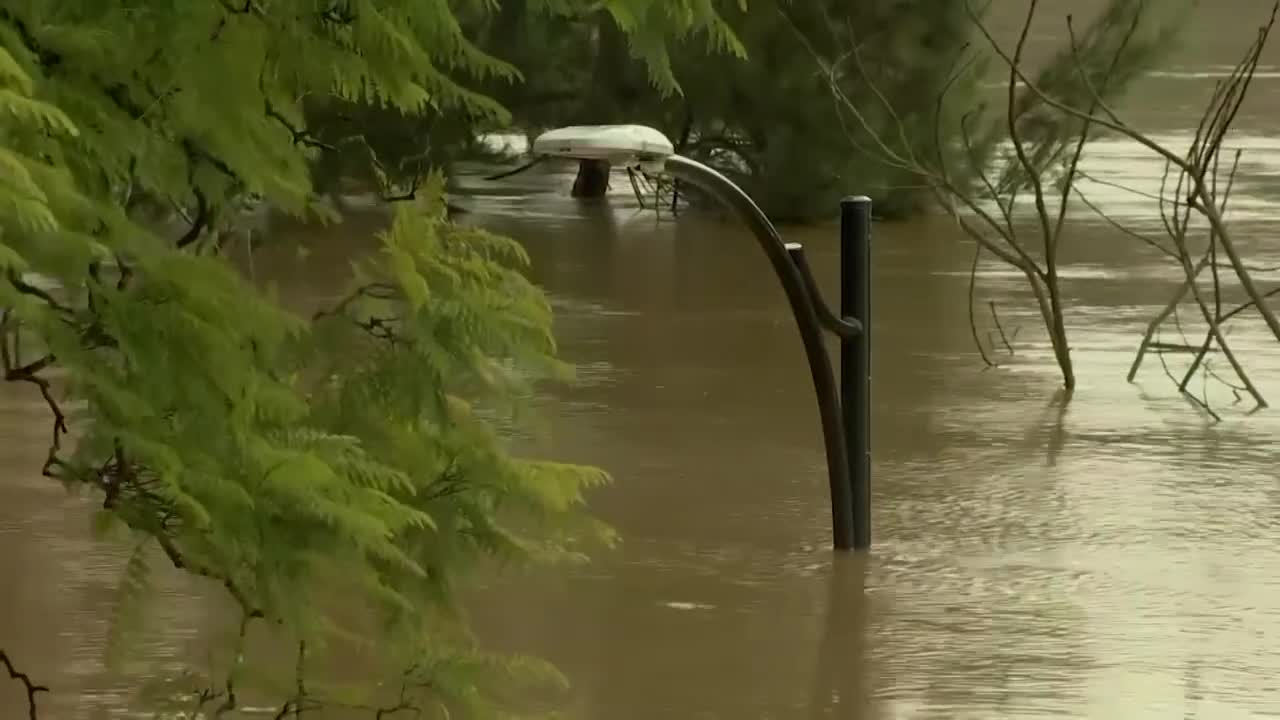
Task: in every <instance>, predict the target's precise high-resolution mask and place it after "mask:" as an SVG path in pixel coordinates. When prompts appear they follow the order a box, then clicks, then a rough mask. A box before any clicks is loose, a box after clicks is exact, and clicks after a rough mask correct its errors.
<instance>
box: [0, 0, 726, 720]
mask: <svg viewBox="0 0 1280 720" xmlns="http://www.w3.org/2000/svg"><path fill="white" fill-rule="evenodd" d="M455 5H458V7H460V8H461V9H460V10H459V11H458V12H455ZM483 7H484V5H483V4H481V3H474V4H469V3H462V4H454V3H448V2H446V1H445V0H415V1H410V0H334V1H329V0H292V1H288V0H236V1H235V2H234V3H233V2H230V1H229V0H221V1H219V0H204V1H198V2H188V3H155V2H142V1H140V0H139V1H129V2H120V3H100V2H94V1H92V0H65V1H62V2H49V1H48V0H11V1H10V2H6V3H5V4H4V6H3V7H2V8H0V166H3V172H0V272H2V273H3V276H4V279H3V280H2V281H0V308H2V310H0V349H2V350H3V353H0V354H2V355H3V372H4V378H5V380H7V381H10V382H16V383H23V384H26V385H28V386H30V388H31V391H32V392H33V393H38V394H39V395H40V396H42V397H43V398H44V400H45V402H46V403H47V404H48V407H49V410H50V415H51V437H50V447H49V453H48V459H47V462H46V463H45V464H44V467H43V471H44V473H45V474H46V475H48V476H50V477H52V478H56V479H58V480H60V481H62V482H63V483H65V484H66V485H68V486H70V487H74V488H88V489H90V490H92V491H93V492H95V493H96V495H97V497H98V498H99V499H100V501H101V513H100V516H99V520H98V525H99V527H101V528H103V529H110V528H118V529H122V530H127V536H128V537H129V538H130V541H131V542H132V543H133V545H134V546H135V548H136V551H135V554H134V559H133V560H131V561H130V563H129V564H128V570H127V572H126V575H125V579H124V581H123V586H122V598H123V599H124V600H125V603H124V607H123V608H122V610H125V612H122V617H128V616H133V615H134V613H130V612H127V608H128V606H129V605H130V604H131V603H134V602H140V601H144V600H145V599H146V593H145V587H146V583H145V577H146V572H145V569H146V566H147V562H148V561H147V558H148V557H149V554H148V553H149V552H150V551H151V550H155V551H156V553H154V554H158V555H160V556H162V557H164V558H167V560H168V561H169V562H170V563H172V565H174V566H175V567H177V568H180V569H182V570H185V571H188V572H190V573H193V574H195V575H199V576H204V577H207V578H209V579H210V580H212V581H213V582H215V583H216V584H217V585H218V586H220V587H221V588H222V590H223V591H225V592H226V593H227V595H228V596H229V597H230V598H231V599H232V600H233V602H234V605H235V606H236V608H237V610H238V613H239V618H240V619H239V622H238V632H236V633H234V635H235V637H236V638H238V640H236V641H235V642H236V644H237V647H236V648H234V650H235V652H233V653H231V655H230V656H229V660H228V664H227V666H226V667H221V668H211V669H210V670H209V671H208V673H206V674H204V675H203V676H200V677H198V678H196V679H195V680H193V681H192V683H190V684H189V685H187V686H185V688H184V689H185V691H186V692H185V694H184V695H182V697H180V698H178V700H180V701H181V702H182V703H184V704H186V705H188V706H190V705H195V706H198V707H200V708H203V709H204V710H205V711H209V710H216V711H217V712H220V713H225V712H230V711H234V710H235V709H237V708H238V707H239V706H240V705H241V704H242V697H243V695H244V693H245V692H246V686H247V684H248V683H249V682H250V681H253V680H259V681H269V682H258V683H257V684H258V685H259V687H258V691H259V692H261V693H265V695H266V697H267V698H269V699H271V700H272V701H273V702H276V703H277V704H278V705H279V708H280V714H279V716H280V717H283V716H285V715H287V714H290V713H292V714H294V715H301V714H303V713H305V712H307V711H308V710H311V709H314V708H319V707H323V706H343V707H347V708H349V709H355V710H364V711H367V712H368V713H369V714H370V715H371V716H372V715H378V714H380V715H383V716H385V715H386V714H387V713H389V712H392V711H398V710H405V711H407V710H410V709H422V710H423V711H424V712H434V711H435V709H437V708H439V709H440V712H441V713H442V714H444V715H447V713H448V712H453V713H454V716H455V717H456V716H457V713H459V712H462V713H463V715H464V716H484V715H487V714H489V713H491V712H493V711H496V709H497V708H498V706H499V704H500V703H499V701H500V700H502V699H505V698H507V696H508V694H507V693H504V692H487V690H489V689H492V688H493V686H492V682H493V681H494V680H495V679H496V680H504V679H506V680H510V681H511V682H515V681H516V680H517V679H533V680H540V681H556V680H558V677H557V676H556V675H555V673H554V672H553V671H551V670H550V669H549V668H546V667H545V666H543V665H541V664H539V663H536V662H532V661H520V660H509V659H506V658H497V657H493V656H489V655H486V654H485V653H483V652H482V651H481V650H480V649H479V648H478V647H476V645H475V643H474V642H472V640H471V639H470V638H469V636H468V635H467V632H466V625H465V622H463V621H462V619H461V617H460V615H459V613H458V612H457V608H456V606H455V602H454V601H455V598H454V593H453V587H454V584H455V583H456V582H457V581H458V579H459V578H460V577H461V576H463V575H464V574H465V572H466V571H467V570H468V569H470V568H472V567H473V566H474V565H475V564H476V563H477V562H479V561H480V560H481V559H483V558H486V557H488V558H495V557H496V558H505V559H510V560H542V559H557V558H572V557H578V555H579V552H580V550H581V549H582V547H583V543H585V542H590V541H593V540H594V541H599V540H608V539H610V535H609V532H608V530H607V529H606V528H603V527H602V526H600V525H598V524H596V523H594V522H592V521H590V520H589V519H587V518H585V517H583V516H582V515H580V504H581V501H582V493H583V491H584V490H585V489H586V488H588V487H590V486H591V485H593V484H596V483H599V482H602V481H604V480H605V476H604V474H603V473H602V472H601V471H599V470H595V469H592V468H583V467H575V466H568V465H561V464H556V463H550V462H540V461H533V460H526V459H522V458H519V457H515V456H513V455H512V454H511V453H510V452H509V450H508V448H507V440H506V438H505V436H504V435H503V434H502V433H501V432H500V430H499V428H500V427H501V423H500V422H499V420H497V419H495V418H501V417H503V416H504V415H505V414H509V413H510V411H512V410H513V409H515V408H517V407H518V406H519V404H520V401H521V400H522V399H523V398H525V397H527V395H528V393H529V392H530V389H531V387H532V385H533V383H536V382H538V381H540V380H543V379H557V378H564V377H565V376H566V369H565V368H564V367H563V366H562V365H561V364H560V363H559V362H558V361H556V359H555V357H554V356H555V346H554V342H553V339H552V335H551V332H550V312H549V309H548V305H547V303H546V301H545V299H544V298H543V297H542V295H541V294H540V292H539V291H538V290H537V289H536V288H535V287H534V286H532V285H531V284H530V283H529V282H528V281H527V280H526V279H525V278H524V276H523V275H522V274H521V269H522V267H523V265H524V263H525V262H526V259H525V256H524V254H523V253H522V251H521V250H520V248H519V246H518V245H516V244H514V243H513V242H512V241H510V240H506V239H502V238H498V237H495V236H492V235H489V234H486V233H484V232H481V231H478V230H475V229H466V228H460V227H457V226H454V225H452V224H450V223H449V222H448V221H447V219H446V218H445V215H444V205H443V200H442V194H443V179H442V177H441V176H440V175H439V174H438V173H432V172H427V171H425V170H424V171H421V172H413V173H405V174H399V175H397V174H396V173H393V172H390V171H388V169H387V163H384V162H380V161H379V159H378V157H377V151H376V148H374V147H372V146H371V144H370V143H369V142H368V140H367V139H366V138H367V136H366V135H365V134H364V133H361V132H358V131H357V132H353V133H352V134H351V135H350V136H343V137H341V138H336V139H335V138H322V137H318V136H317V135H316V134H315V133H313V132H312V131H311V130H310V129H308V127H307V126H306V117H305V113H304V103H312V102H315V103H322V104H323V103H326V102H329V103H337V104H349V105H354V106H357V107H360V106H364V105H376V106H381V107H385V108H392V109H394V110H395V111H396V112H399V113H403V114H405V115H406V116H425V117H427V118H432V117H438V116H443V115H446V114H455V115H457V116H462V117H466V118H469V119H471V120H472V121H474V122H480V123H483V122H494V123H501V122H504V121H505V119H506V117H507V115H506V111H505V110H504V109H503V108H502V107H501V106H500V105H499V104H498V103H497V102H495V101H494V100H493V99H491V98H490V97H489V96H487V95H486V94H484V93H482V92H479V91H477V90H476V89H475V88H477V87H483V86H484V84H485V83H486V82H487V81H490V80H501V81H504V82H505V81H510V82H515V81H518V79H519V73H518V71H517V70H516V69H515V68H514V67H512V66H511V65H510V64H507V63H504V62H502V61H499V60H497V59H495V58H493V57H491V56H490V55H488V54H486V53H484V52H482V51H481V50H480V49H478V48H477V47H476V46H475V45H474V44H473V43H472V42H470V41H469V40H468V39H467V37H466V35H465V33H464V31H463V25H462V22H461V21H460V17H461V18H463V19H466V18H468V17H474V16H476V15H475V14H476V13H480V12H482V10H483ZM595 7H596V5H595V4H591V5H590V8H591V9H594V8H595ZM604 7H605V8H606V9H607V10H608V11H609V13H610V15H611V17H612V18H613V21H614V22H616V23H617V25H618V26H619V27H620V28H621V29H622V30H623V31H624V32H625V33H627V35H628V37H629V38H630V39H631V42H632V43H633V44H634V45H635V48H636V50H637V55H639V56H640V57H642V58H644V59H645V60H646V62H647V63H648V66H649V67H650V68H651V69H652V73H653V77H654V78H655V79H656V81H657V82H658V83H659V84H662V83H664V82H665V83H668V84H669V83H672V82H673V79H672V76H671V74H670V72H669V71H668V69H667V65H666V63H665V60H664V58H665V47H666V46H665V42H664V41H665V40H666V39H667V38H671V37H681V36H683V35H684V34H686V33H688V32H692V31H696V30H699V29H711V30H712V31H713V33H715V32H722V28H721V27H720V26H719V25H718V20H717V19H716V17H715V15H714V13H712V12H711V10H710V8H709V6H707V5H706V4H705V3H700V2H693V1H692V0H691V1H690V2H687V3H676V2H659V1H658V0H611V1H610V2H606V3H605V4H604ZM587 9H588V4H587V3H585V2H577V1H576V0H563V1H559V2H550V1H549V2H543V3H538V4H537V6H536V7H531V8H530V12H534V11H537V12H549V13H561V14H572V13H582V12H586V11H587ZM468 13H470V15H468ZM357 130H359V128H357ZM339 147H355V148H357V149H359V150H360V151H361V152H363V153H365V154H367V156H368V158H369V160H370V166H371V167H372V168H373V171H372V177H373V178H374V179H375V181H376V182H377V183H378V184H379V185H380V187H379V190H380V191H381V192H382V193H383V195H384V196H385V197H387V198H388V199H389V200H399V201H400V202H399V203H398V204H397V206H396V209H395V213H394V220H393V222H392V223H391V225H390V227H389V228H388V229H387V230H386V231H385V232H383V233H382V234H381V235H380V242H381V252H379V253H378V254H377V255H376V256H375V257H372V258H369V259H366V260H365V261H364V262H363V263H362V265H361V267H360V270H359V272H358V273H357V276H356V277H355V278H354V279H353V281H352V283H353V284H352V287H351V291H350V293H349V294H348V295H346V296H345V297H344V298H343V299H342V300H341V301H339V302H336V303H334V305H333V306H332V307H329V308H325V309H323V310H322V311H321V312H318V313H316V314H315V315H314V316H303V315H300V314H297V313H296V312H292V311H290V310H287V309H285V308H284V307H283V306H282V305H281V304H280V302H279V301H278V300H277V299H276V298H274V297H273V296H271V295H270V294H267V293H265V292H262V291H260V290H259V289H258V288H256V287H254V286H252V285H251V284H250V283H248V282H246V280H245V278H243V277H241V276H240V275H239V274H238V273H236V272H235V271H234V270H233V268H232V266H231V264H230V263H229V262H228V260H227V259H226V258H225V257H224V255H223V254H222V251H223V249H224V248H223V245H224V242H223V240H224V238H225V231H226V228H227V225H228V224H229V223H230V222H231V221H232V220H233V219H234V215H235V212H236V208H237V207H238V206H239V204H240V203H241V201H242V200H243V199H244V198H245V197H246V196H249V195H254V196H258V197H261V198H262V199H264V200H265V201H266V202H267V203H268V204H269V205H270V207H271V208H272V209H274V210H276V211H279V212H284V213H288V214H291V215H295V216H297V217H300V218H305V219H310V220H316V219H325V218H328V217H330V216H331V211H330V210H329V209H328V207H327V206H326V205H325V204H324V203H322V202H321V201H320V200H318V198H317V196H316V194H315V192H314V189H313V186H312V183H311V178H310V166H311V163H312V162H313V161H314V160H315V159H316V158H317V157H318V156H319V155H320V154H323V153H326V152H333V151H335V150H337V149H338V148H339ZM401 180H403V181H404V184H399V181H401ZM144 199H145V200H146V201H147V202H150V203H152V204H155V203H160V204H163V205H168V206H171V207H172V208H173V209H174V210H175V212H176V213H177V215H178V216H179V217H180V218H182V220H183V221H184V222H183V227H181V228H180V229H179V230H178V231H176V232H172V233H167V232H164V231H161V230H157V229H156V228H154V227H151V226H148V225H145V224H144V223H143V222H142V221H141V220H139V219H138V217H137V213H134V212H131V211H132V210H133V209H134V208H135V207H136V206H137V205H138V204H139V203H140V202H142V201H143V200H144ZM72 434H74V441H72V440H71V439H69V438H70V437H71V435H72ZM339 598H341V599H343V600H345V601H347V602H348V603H354V604H355V606H357V607H362V608H366V609H368V610H369V613H367V614H358V615H359V616H360V617H358V618H357V619H353V618H352V617H351V616H350V615H346V614H336V613H332V612H330V609H331V606H332V603H333V601H335V600H336V599H339ZM254 624H263V625H264V626H265V627H269V628H270V629H271V631H272V632H273V633H275V634H276V635H277V636H278V637H280V638H287V639H288V641H289V642H291V643H293V644H294V647H295V649H296V664H295V666H294V667H291V668H290V671H291V672H290V677H289V678H288V679H287V681H286V680H285V679H282V678H280V677H278V675H279V673H276V672H273V671H272V670H271V669H270V668H267V667H266V666H263V665H261V664H258V665H255V658H254V657H253V656H248V657H245V656H243V655H242V653H241V652H240V650H241V649H242V647H239V644H240V643H243V640H244V637H245V636H246V633H247V631H248V629H249V628H250V627H251V626H252V625H254ZM336 643H345V644H347V645H348V646H354V647H355V648H356V649H360V648H368V647H376V649H377V653H376V656H375V660H376V662H375V663H374V664H375V665H376V668H375V669H376V670H377V672H375V673H374V674H373V678H372V680H374V681H387V682H384V683H383V684H382V687H383V688H384V689H386V688H390V691H389V692H387V693H383V694H379V693H376V692H372V691H371V692H370V693H357V694H354V695H353V694H350V693H343V694H341V695H339V694H338V693H337V692H336V691H335V688H334V687H333V686H332V685H330V684H327V683H326V682H324V677H323V676H322V674H321V672H320V671H319V670H318V669H316V668H318V666H319V664H320V661H321V659H322V657H323V653H324V652H325V651H326V650H327V649H332V648H333V647H334V645H335V644H336ZM13 660H14V661H15V662H17V661H18V659H13ZM444 708H448V710H445V709H444ZM31 712H32V714H33V715H34V714H35V713H36V710H35V707H34V704H33V707H32V710H31Z"/></svg>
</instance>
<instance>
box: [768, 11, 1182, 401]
mask: <svg viewBox="0 0 1280 720" xmlns="http://www.w3.org/2000/svg"><path fill="white" fill-rule="evenodd" d="M959 5H961V7H962V8H963V11H964V12H965V13H966V14H967V16H968V19H969V21H970V23H971V24H972V26H973V27H974V28H975V29H976V30H977V31H978V32H979V34H980V36H982V38H983V42H981V43H977V44H974V45H966V46H965V47H963V48H960V49H959V50H958V51H957V52H955V53H954V54H953V55H952V56H951V59H950V61H949V62H947V63H946V64H947V66H948V67H951V68H953V70H952V71H951V73H950V75H949V76H948V77H945V78H943V79H942V80H941V82H940V83H939V84H937V85H936V86H934V87H932V88H927V89H926V87H924V86H921V87H920V93H921V94H922V95H925V96H926V97H929V98H930V103H929V107H928V108H927V109H926V108H921V107H920V106H916V107H914V108H911V109H910V112H909V113H908V112H907V111H906V110H905V109H904V110H900V109H899V107H898V106H897V105H895V103H894V101H893V100H892V99H891V98H889V97H888V96H886V94H885V93H884V92H883V91H882V90H880V89H879V86H878V84H877V82H876V80H875V74H874V73H873V72H871V71H870V70H869V69H868V66H867V64H866V61H865V59H864V57H863V51H862V48H861V47H860V46H858V45H857V44H856V43H854V44H852V45H851V46H850V47H849V49H848V50H847V52H846V53H845V54H844V57H841V58H836V59H832V58H829V57H827V56H824V55H823V54H822V53H821V51H820V50H819V49H818V48H817V47H816V46H815V45H814V44H812V43H810V44H809V48H810V50H811V52H812V54H813V56H814V57H815V58H816V59H817V61H818V62H819V64H820V66H821V67H822V68H823V71H824V72H825V73H826V74H827V76H828V77H829V78H830V80H829V83H828V85H829V88H830V89H831V92H832V94H833V95H834V97H835V98H836V101H837V102H838V104H839V105H840V107H841V108H842V110H843V112H844V114H845V116H846V117H847V121H846V122H847V127H849V131H848V133H847V135H848V142H849V144H850V145H851V146H852V149H853V151H854V152H859V153H867V154H873V155H875V156H876V157H878V158H879V159H880V160H881V162H883V163H885V164H888V165H891V166H893V167H896V168H898V169H900V170H901V171H902V172H904V173H907V174H909V175H910V176H911V177H913V178H915V180H916V181H917V182H918V183H920V184H922V185H923V186H925V187H927V188H929V189H930V190H931V191H932V192H933V194H934V196H935V197H936V198H937V199H938V201H939V202H940V203H941V204H942V206H943V207H945V208H946V209H947V210H948V212H949V213H950V214H951V215H952V216H953V217H955V219H956V221H957V223H958V224H959V225H960V227H961V228H962V229H963V230H964V232H965V233H966V234H967V235H968V236H969V237H970V238H972V239H973V240H974V241H975V244H976V252H978V253H982V252H987V253H990V254H991V255H994V256H995V257H996V258H998V259H999V260H1000V261H1002V262H1004V263H1006V264H1007V265H1009V266H1011V267H1013V268H1015V269H1017V270H1018V271H1019V272H1021V273H1022V274H1023V276H1024V277H1025V278H1026V281H1027V285H1028V287H1029V288H1030V290H1031V291H1032V293H1033V294H1034V296H1035V299H1036V304H1037V307H1038V309H1039V312H1040V315H1041V319H1042V321H1043V323H1044V326H1045V329H1046V330H1047V331H1048V334H1049V339H1050V342H1051V344H1052V347H1053V352H1054V357H1055V359H1056V361H1057V364H1058V367H1059V369H1060V371H1061V374H1062V382H1063V386H1064V387H1065V388H1066V389H1068V390H1070V389H1072V388H1074V387H1075V382H1076V380H1075V370H1074V368H1073V366H1072V360H1071V352H1070V343H1069V339H1068V337H1067V329H1066V321H1065V315H1066V307H1065V305H1064V302H1063V298H1062V291H1061V284H1060V278H1059V273H1058V259H1059V256H1060V252H1061V242H1062V238H1063V229H1064V227H1065V221H1066V215H1067V212H1068V210H1069V207H1070V204H1071V202H1072V192H1073V191H1072V188H1073V187H1074V185H1075V181H1076V179H1077V176H1078V172H1079V170H1080V162H1081V159H1082V158H1083V157H1084V153H1085V149H1086V147H1087V145H1088V143H1089V141H1090V140H1092V139H1095V138H1097V137H1098V136H1099V135H1100V130H1102V128H1100V127H1099V124H1098V123H1097V122H1095V121H1094V120H1093V119H1092V112H1093V111H1095V110H1096V109H1097V108H1098V107H1099V103H1106V102H1109V101H1112V100H1114V99H1115V98H1116V97H1118V96H1120V95H1121V94H1122V93H1123V92H1124V91H1125V90H1126V89H1127V88H1128V86H1129V84H1130V83H1131V81H1132V80H1133V78H1134V77H1136V76H1137V75H1138V74H1139V73H1140V72H1141V71H1143V70H1145V69H1146V68H1149V67H1150V66H1151V64H1152V63H1153V62H1155V60H1156V59H1157V58H1159V57H1160V56H1161V53H1163V52H1168V50H1169V48H1170V45H1171V43H1170V40H1171V37H1172V35H1173V33H1174V32H1176V29H1177V27H1178V22H1179V19H1180V18H1178V16H1177V13H1176V12H1172V11H1171V9H1169V8H1167V7H1166V8H1161V9H1160V10H1159V11H1156V10H1153V9H1152V8H1150V7H1149V6H1148V5H1147V4H1146V3H1145V2H1144V0H1112V1H1111V3H1110V4H1109V5H1108V6H1107V8H1106V9H1105V11H1104V12H1102V13H1101V14H1099V15H1098V16H1097V17H1096V18H1095V19H1094V20H1093V21H1092V22H1091V23H1090V24H1089V26H1088V27H1087V28H1086V29H1085V30H1084V32H1083V33H1081V34H1080V35H1079V36H1078V37H1077V36H1076V35H1075V34H1074V33H1073V34H1072V40H1071V42H1070V44H1069V45H1068V46H1067V47H1064V48H1062V49H1061V50H1059V51H1058V52H1057V53H1056V54H1055V55H1054V56H1053V57H1052V58H1051V59H1050V60H1049V61H1048V62H1047V63H1046V65H1045V66H1044V67H1042V68H1040V69H1039V70H1037V71H1035V72H1034V74H1033V73H1032V71H1029V70H1026V69H1024V67H1023V62H1024V61H1023V53H1024V50H1025V49H1026V43H1027V39H1028V36H1029V32H1030V28H1031V24H1032V21H1033V20H1034V18H1035V15H1036V11H1037V3H1036V2H1035V0H1032V2H1031V4H1030V7H1029V10H1028V13H1027V15H1026V19H1025V22H1024V23H1023V25H1022V29H1021V33H1020V35H1019V37H1018V40H1017V43H1016V47H1015V48H1014V49H1013V50H1012V51H1005V50H1002V49H1001V48H1000V47H999V45H998V43H997V42H996V40H995V39H994V38H993V37H992V36H991V34H990V32H989V31H988V29H987V27H986V25H985V24H984V17H983V12H982V11H980V10H978V9H975V8H974V7H973V6H972V5H970V4H969V3H968V2H965V3H960V4H959ZM793 28H794V29H795V31H796V32H797V34H798V35H800V36H801V37H807V34H806V33H805V32H804V29H803V28H800V27H799V26H794V25H793ZM993 58H998V59H999V60H1000V61H1001V64H1002V65H1003V69H1004V78H1005V83H1006V93H1005V97H1004V99H1003V102H1001V103H1000V107H999V108H998V109H990V108H987V107H984V106H980V107H978V108H977V109H973V108H972V105H971V104H970V103H968V102H967V101H966V98H965V97H964V96H963V95H961V96H960V98H958V99H957V98H956V97H954V96H953V95H952V94H951V93H952V91H953V89H954V88H955V87H957V86H958V85H962V84H969V85H971V84H972V83H974V82H975V81H976V80H977V79H981V78H983V77H985V74H986V71H987V68H988V67H990V61H991V60H992V59H993ZM845 75H852V76H854V77H856V78H858V79H859V81H860V82H862V83H864V84H865V86H866V87H867V88H868V92H869V94H870V95H871V96H872V97H873V98H875V99H876V100H877V101H878V106H877V107H878V108H879V112H881V113H884V114H886V115H888V116H889V117H890V118H891V119H892V121H893V122H892V123H891V127H895V128H898V129H899V130H897V131H889V132H886V131H884V130H882V129H881V128H880V127H879V125H878V124H877V123H876V122H874V121H873V119H872V116H870V115H869V114H868V111H867V110H866V108H867V107H868V104H867V102H865V101H864V100H861V99H858V98H854V97H851V96H850V95H849V94H848V92H847V91H846V90H845V84H844V83H842V82H841V80H840V78H841V77H843V76H845ZM1028 85H1033V86H1034V88H1035V90H1034V91H1032V90H1030V89H1028V88H1027V87H1026V86H1028ZM1047 98H1053V102H1049V101H1048V100H1047ZM1054 103H1059V104H1061V105H1063V106H1069V107H1081V108H1083V109H1082V110H1081V114H1082V116H1083V118H1077V117H1075V116H1073V115H1070V114H1063V113H1061V112H1058V111H1057V108H1056V106H1055V105H1054ZM919 125H928V126H931V127H932V128H933V132H934V137H935V141H934V143H933V144H932V146H925V147H924V148H921V147H919V146H917V145H916V144H914V143H912V142H911V141H910V135H909V134H908V130H907V129H908V128H910V127H915V126H919ZM948 128H953V129H956V130H958V138H956V140H955V141H954V142H953V143H949V142H948V141H947V139H946V138H947V137H948V134H947V129H948ZM957 148H958V150H959V152H958V153H957V152H955V150H956V149H957ZM1028 197H1029V198H1030V202H1031V204H1032V205H1033V208H1034V221H1033V222H1032V223H1031V224H1032V225H1033V226H1034V228H1033V229H1030V230H1028V229H1027V228H1026V226H1025V225H1020V224H1019V223H1018V221H1017V218H1016V217H1015V206H1017V204H1018V203H1019V201H1020V200H1023V199H1026V198H1028ZM974 266H975V268H976V266H977V258H976V257H975V261H974ZM970 313H971V318H972V307H971V308H970ZM974 339H975V342H978V343H979V347H980V348H981V340H980V339H979V338H978V337H977V331H976V327H975V329H974ZM983 356H984V358H986V354H985V352H984V355H983Z"/></svg>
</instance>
